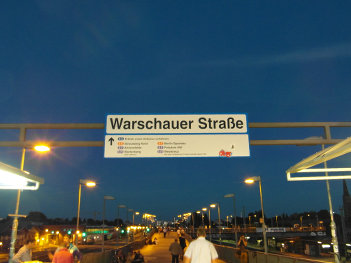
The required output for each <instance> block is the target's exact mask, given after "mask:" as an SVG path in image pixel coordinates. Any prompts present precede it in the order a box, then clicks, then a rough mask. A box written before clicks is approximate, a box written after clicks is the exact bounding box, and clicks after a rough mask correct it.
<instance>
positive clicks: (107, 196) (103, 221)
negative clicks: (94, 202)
mask: <svg viewBox="0 0 351 263" xmlns="http://www.w3.org/2000/svg"><path fill="white" fill-rule="evenodd" d="M106 200H115V198H114V197H113V196H110V195H104V212H103V215H102V248H101V250H102V252H104V246H105V210H106Z"/></svg>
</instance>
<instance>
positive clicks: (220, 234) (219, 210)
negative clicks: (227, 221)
mask: <svg viewBox="0 0 351 263" xmlns="http://www.w3.org/2000/svg"><path fill="white" fill-rule="evenodd" d="M218 229H219V242H220V243H221V244H222V229H221V208H220V205H219V203H218Z"/></svg>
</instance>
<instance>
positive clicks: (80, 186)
mask: <svg viewBox="0 0 351 263" xmlns="http://www.w3.org/2000/svg"><path fill="white" fill-rule="evenodd" d="M81 192H82V184H81V183H80V182H79V190H78V209H77V227H76V240H75V241H76V245H78V231H79V213H80V196H81Z"/></svg>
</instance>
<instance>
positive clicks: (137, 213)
mask: <svg viewBox="0 0 351 263" xmlns="http://www.w3.org/2000/svg"><path fill="white" fill-rule="evenodd" d="M134 214H135V215H136V216H138V215H140V213H139V212H135V213H134ZM133 225H134V218H133Z"/></svg>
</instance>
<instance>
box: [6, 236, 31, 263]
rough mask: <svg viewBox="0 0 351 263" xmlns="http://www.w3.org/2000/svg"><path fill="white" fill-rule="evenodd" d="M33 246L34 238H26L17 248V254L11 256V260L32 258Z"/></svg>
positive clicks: (17, 262)
mask: <svg viewBox="0 0 351 263" xmlns="http://www.w3.org/2000/svg"><path fill="white" fill-rule="evenodd" d="M34 247H35V239H34V238H28V239H27V240H26V242H25V243H24V246H23V247H21V248H20V250H18V252H17V254H16V255H15V256H14V257H13V258H12V262H14V263H20V262H24V261H31V260H32V249H33V248H34Z"/></svg>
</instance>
